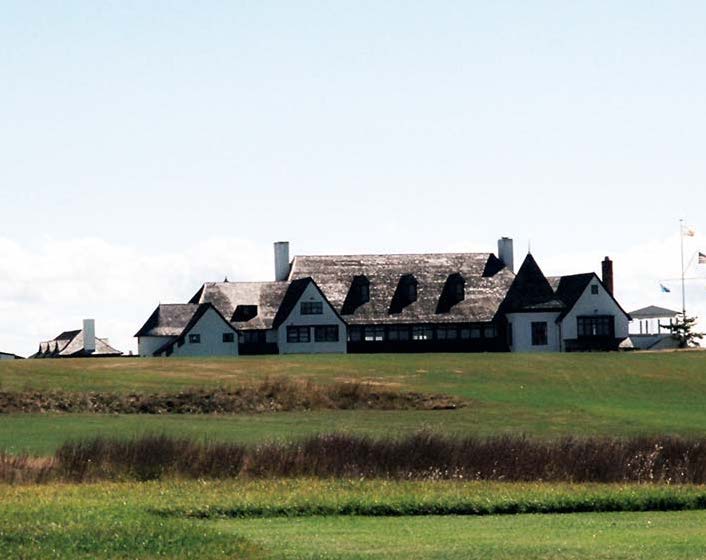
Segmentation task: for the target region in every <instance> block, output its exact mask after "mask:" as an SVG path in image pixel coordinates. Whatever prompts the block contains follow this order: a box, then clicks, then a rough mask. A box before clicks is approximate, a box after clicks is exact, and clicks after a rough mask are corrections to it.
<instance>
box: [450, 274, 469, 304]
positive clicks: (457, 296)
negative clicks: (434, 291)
mask: <svg viewBox="0 0 706 560" xmlns="http://www.w3.org/2000/svg"><path fill="white" fill-rule="evenodd" d="M451 295H452V296H453V299H454V300H455V301H456V302H459V301H463V299H464V298H465V297H466V283H465V282H464V281H463V277H462V276H461V275H460V274H459V275H458V276H457V277H456V278H454V280H453V282H452V287H451Z"/></svg>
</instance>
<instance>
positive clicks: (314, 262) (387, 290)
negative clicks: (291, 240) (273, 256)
mask: <svg viewBox="0 0 706 560" xmlns="http://www.w3.org/2000/svg"><path fill="white" fill-rule="evenodd" d="M452 274H460V276H461V277H462V278H463V280H464V282H465V290H464V292H465V297H464V299H463V300H462V301H460V302H458V303H456V304H455V305H453V306H451V308H450V309H448V311H446V312H439V301H440V298H441V296H442V294H443V292H444V287H445V286H446V282H447V280H448V278H449V276H450V275H452ZM409 275H411V277H413V278H414V280H416V283H417V299H416V301H414V302H412V303H410V304H409V305H406V306H404V308H402V309H401V310H400V311H399V312H392V311H391V309H390V306H391V303H392V301H393V297H394V295H395V292H396V290H397V288H398V284H399V282H400V279H401V278H402V277H403V276H409ZM361 276H364V277H365V278H367V280H368V281H369V288H370V300H369V301H368V302H366V303H363V304H362V305H359V306H358V307H357V308H355V309H354V310H353V311H352V313H347V314H343V307H344V302H345V301H346V296H347V295H348V293H349V291H350V289H351V286H352V284H353V280H354V278H355V277H361ZM304 277H311V278H313V279H314V281H315V282H316V284H317V285H318V286H319V287H320V288H321V290H322V292H323V293H324V294H325V295H326V297H327V298H328V300H329V301H330V302H331V304H332V305H333V307H334V308H335V309H336V310H337V311H338V312H339V313H341V315H343V318H344V319H345V321H346V322H347V323H349V324H351V325H356V324H370V323H421V322H433V323H467V322H487V321H491V320H492V319H493V318H494V317H495V315H496V313H497V311H498V308H499V306H500V303H501V302H502V301H503V299H504V297H505V294H506V293H507V290H508V288H509V287H510V285H511V283H512V281H513V279H514V275H513V273H512V272H511V271H510V270H508V269H507V268H505V267H504V265H503V264H502V261H500V260H499V259H498V258H497V257H496V256H495V255H492V254H489V253H441V254H410V255H328V256H297V257H294V260H293V262H292V266H291V270H290V275H289V278H290V280H296V279H300V278H304Z"/></svg>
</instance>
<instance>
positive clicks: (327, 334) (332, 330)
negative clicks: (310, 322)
mask: <svg viewBox="0 0 706 560" xmlns="http://www.w3.org/2000/svg"><path fill="white" fill-rule="evenodd" d="M314 340H315V341H316V342H338V325H322V326H320V327H314Z"/></svg>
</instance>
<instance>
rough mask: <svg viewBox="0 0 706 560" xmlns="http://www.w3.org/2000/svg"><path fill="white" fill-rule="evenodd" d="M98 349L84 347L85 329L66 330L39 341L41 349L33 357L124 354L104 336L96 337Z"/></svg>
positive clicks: (79, 356)
mask: <svg viewBox="0 0 706 560" xmlns="http://www.w3.org/2000/svg"><path fill="white" fill-rule="evenodd" d="M95 344H96V349H95V350H94V351H92V352H87V351H86V350H85V349H84V340H83V330H75V331H64V332H63V333H61V334H60V335H59V336H57V337H56V338H53V339H52V340H48V341H45V342H40V343H39V351H38V352H37V353H36V354H34V355H33V356H31V357H32V358H81V357H86V356H101V357H105V356H122V352H121V351H120V350H116V349H115V348H113V347H112V346H111V345H110V344H108V341H107V340H106V339H104V338H98V337H95Z"/></svg>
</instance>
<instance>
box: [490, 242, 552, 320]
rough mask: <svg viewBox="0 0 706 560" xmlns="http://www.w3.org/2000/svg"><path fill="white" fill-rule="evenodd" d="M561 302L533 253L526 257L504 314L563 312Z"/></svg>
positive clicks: (511, 289) (505, 303)
mask: <svg viewBox="0 0 706 560" xmlns="http://www.w3.org/2000/svg"><path fill="white" fill-rule="evenodd" d="M564 308H565V304H564V302H563V301H561V300H560V299H559V298H558V297H557V294H555V293H554V289H553V288H552V286H551V284H550V283H549V281H548V280H547V278H546V276H544V273H543V272H542V269H540V268H539V265H538V264H537V261H535V260H534V257H533V256H532V254H531V253H529V254H527V257H525V260H524V262H523V263H522V266H521V267H520V270H518V271H517V276H515V280H514V281H513V283H512V285H511V286H510V289H509V291H508V292H507V296H506V298H505V301H504V302H503V304H502V308H501V309H502V312H503V313H518V312H522V311H561V310H563V309H564Z"/></svg>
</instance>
